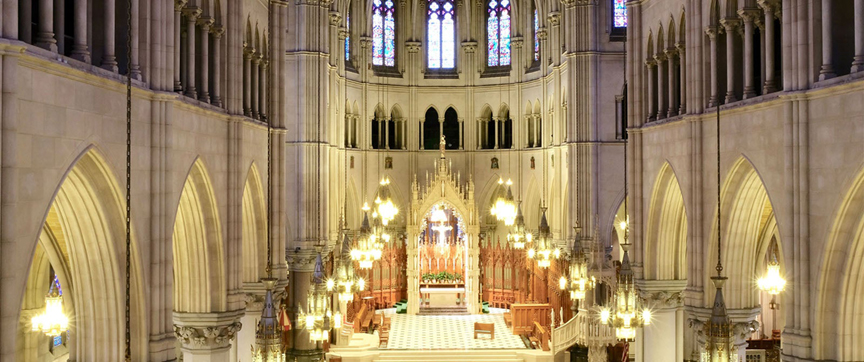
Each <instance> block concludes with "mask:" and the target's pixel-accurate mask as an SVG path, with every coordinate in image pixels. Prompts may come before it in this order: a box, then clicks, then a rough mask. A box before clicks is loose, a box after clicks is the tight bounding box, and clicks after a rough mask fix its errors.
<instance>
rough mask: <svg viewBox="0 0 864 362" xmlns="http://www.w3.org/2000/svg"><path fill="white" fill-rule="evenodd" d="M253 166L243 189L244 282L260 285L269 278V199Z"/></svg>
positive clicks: (256, 169)
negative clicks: (260, 281)
mask: <svg viewBox="0 0 864 362" xmlns="http://www.w3.org/2000/svg"><path fill="white" fill-rule="evenodd" d="M264 187H266V186H263V185H262V183H261V176H260V175H259V174H258V167H256V166H255V164H254V163H253V164H252V165H251V166H250V167H249V172H248V175H247V176H246V183H245V186H243V201H242V207H243V216H242V220H243V221H242V230H243V231H242V233H243V274H242V279H241V281H242V282H243V283H257V282H258V281H259V280H260V279H261V278H264V277H266V276H267V273H266V269H265V268H266V266H267V222H268V218H267V207H266V205H267V200H266V198H265V197H266V196H265V193H264Z"/></svg>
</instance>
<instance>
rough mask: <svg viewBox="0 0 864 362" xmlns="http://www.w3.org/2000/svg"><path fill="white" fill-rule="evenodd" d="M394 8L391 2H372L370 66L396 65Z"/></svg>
mask: <svg viewBox="0 0 864 362" xmlns="http://www.w3.org/2000/svg"><path fill="white" fill-rule="evenodd" d="M395 12H396V7H395V3H394V2H393V0H374V1H372V64H373V65H383V66H387V67H392V66H394V65H396V18H395Z"/></svg>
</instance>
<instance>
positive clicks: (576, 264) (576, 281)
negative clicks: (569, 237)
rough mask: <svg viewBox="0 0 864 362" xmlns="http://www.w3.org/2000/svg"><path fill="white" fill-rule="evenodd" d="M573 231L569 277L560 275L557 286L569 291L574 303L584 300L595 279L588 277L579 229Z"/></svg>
mask: <svg viewBox="0 0 864 362" xmlns="http://www.w3.org/2000/svg"><path fill="white" fill-rule="evenodd" d="M573 229H575V230H576V235H577V238H576V240H574V241H573V254H572V255H571V257H570V268H569V274H570V277H569V278H568V277H566V276H563V275H562V276H561V279H560V280H559V281H558V286H559V287H560V288H561V290H567V291H569V292H570V299H571V300H574V301H575V300H583V299H585V293H586V292H587V291H588V290H590V289H594V284H595V283H596V279H595V278H594V277H593V276H591V277H589V276H588V260H589V253H588V252H586V251H585V248H583V247H582V243H581V241H580V240H579V239H578V235H579V229H580V228H579V227H578V226H577V227H574V228H573Z"/></svg>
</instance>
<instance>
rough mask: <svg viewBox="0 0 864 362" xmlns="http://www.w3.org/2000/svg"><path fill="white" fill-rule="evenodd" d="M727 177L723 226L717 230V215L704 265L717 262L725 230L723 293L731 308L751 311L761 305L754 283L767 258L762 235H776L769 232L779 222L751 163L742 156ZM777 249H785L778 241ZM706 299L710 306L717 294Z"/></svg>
mask: <svg viewBox="0 0 864 362" xmlns="http://www.w3.org/2000/svg"><path fill="white" fill-rule="evenodd" d="M727 175H728V176H727V177H726V178H725V181H724V182H723V187H722V188H721V200H722V201H721V205H722V214H721V216H722V220H721V222H722V224H721V225H720V229H718V226H717V220H716V216H715V217H714V225H713V227H712V234H711V235H712V236H711V243H710V244H711V246H710V248H709V252H708V255H707V256H708V259H706V264H705V265H714V264H715V263H716V260H717V236H718V230H722V232H723V234H722V238H723V254H722V260H723V265H724V274H725V275H726V276H727V277H729V281H728V282H727V283H726V286H725V288H724V291H723V292H724V296H725V297H726V305H727V307H728V308H752V307H754V306H756V305H757V304H758V291H757V288H756V287H755V284H754V280H756V278H757V277H758V276H760V275H761V274H762V270H758V269H757V267H758V266H759V265H761V262H760V258H761V257H762V256H763V255H764V253H763V254H760V251H762V250H765V249H767V246H766V245H764V243H765V242H766V240H765V238H763V237H762V236H763V235H764V234H766V233H773V232H774V231H768V230H767V229H769V228H776V227H777V226H776V225H777V222H776V219H775V218H774V209H773V206H772V204H771V200H770V198H769V196H768V192H767V191H766V189H765V185H764V183H763V182H762V179H761V177H760V176H759V173H758V172H757V171H756V169H755V168H754V166H753V164H751V163H750V161H749V160H747V159H746V158H744V157H740V158H739V159H738V160H737V161H736V162H735V163H734V164H733V166H732V167H731V169H730V171H729V172H728V173H727ZM715 212H716V209H715ZM777 235H778V236H779V233H777ZM778 240H779V241H782V239H779V238H778ZM768 241H770V239H769V240H768ZM778 246H780V248H781V250H782V243H780V242H778ZM710 274H711V273H706V274H705V276H704V278H705V281H704V282H705V285H710V281H709V280H708V277H709V276H710ZM709 294H710V295H709ZM705 298H706V299H705V303H706V305H710V304H709V303H712V301H713V300H714V291H713V290H711V291H710V292H708V293H705Z"/></svg>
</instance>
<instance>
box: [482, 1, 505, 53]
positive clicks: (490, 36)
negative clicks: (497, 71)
mask: <svg viewBox="0 0 864 362" xmlns="http://www.w3.org/2000/svg"><path fill="white" fill-rule="evenodd" d="M486 12H487V14H489V17H488V18H486V45H487V46H486V49H487V53H488V55H489V56H488V61H487V64H488V65H489V66H490V67H496V66H501V65H510V0H489V6H488V7H487V8H486Z"/></svg>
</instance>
